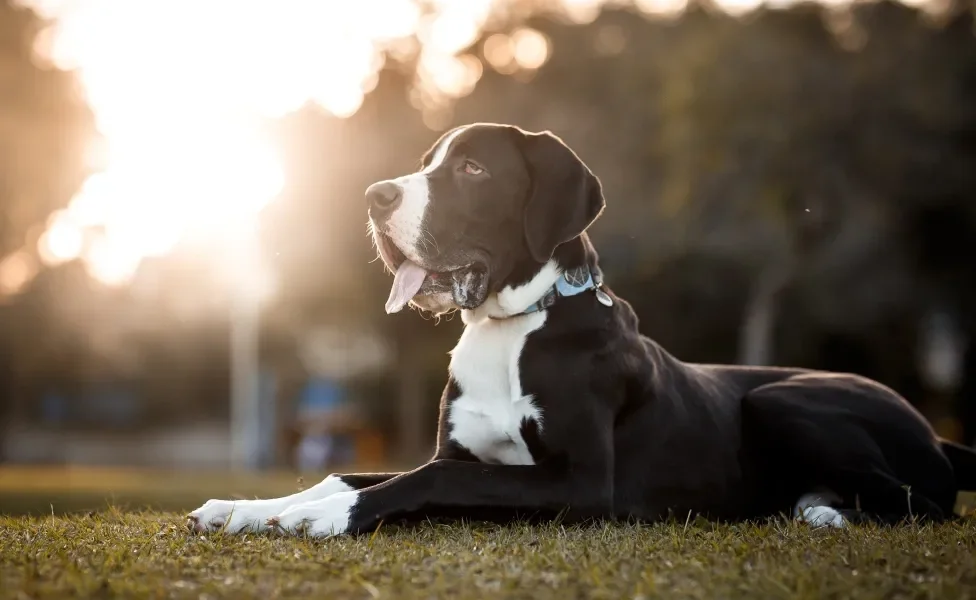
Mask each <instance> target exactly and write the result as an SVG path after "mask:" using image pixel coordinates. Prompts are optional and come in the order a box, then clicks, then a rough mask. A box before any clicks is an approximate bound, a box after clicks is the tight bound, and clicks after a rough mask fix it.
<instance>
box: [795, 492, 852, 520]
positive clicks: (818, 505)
mask: <svg viewBox="0 0 976 600" xmlns="http://www.w3.org/2000/svg"><path fill="white" fill-rule="evenodd" d="M840 503H841V498H840V496H838V495H837V494H835V493H833V492H831V491H830V490H826V489H824V490H821V491H818V492H811V493H808V494H803V495H802V496H800V499H799V500H797V501H796V506H794V507H793V518H794V519H797V520H799V521H803V522H804V523H809V524H810V525H812V526H814V527H845V526H846V525H847V519H845V518H844V515H843V514H841V511H839V510H837V508H835V507H836V506H839V505H840Z"/></svg>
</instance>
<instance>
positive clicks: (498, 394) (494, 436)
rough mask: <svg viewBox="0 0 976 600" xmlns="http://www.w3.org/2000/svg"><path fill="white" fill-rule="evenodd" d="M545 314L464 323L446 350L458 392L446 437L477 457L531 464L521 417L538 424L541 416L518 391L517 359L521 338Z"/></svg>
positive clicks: (520, 352)
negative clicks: (452, 348) (522, 430)
mask: <svg viewBox="0 0 976 600" xmlns="http://www.w3.org/2000/svg"><path fill="white" fill-rule="evenodd" d="M545 321H546V314H545V313H544V312H539V313H533V314H530V315H526V316H523V317H518V318H515V319H506V320H502V321H492V320H488V321H483V322H480V323H475V324H471V325H468V326H467V327H465V329H464V333H462V334H461V339H460V340H459V341H458V344H457V346H456V347H455V348H454V350H453V351H451V366H450V371H451V376H452V377H454V380H455V381H456V382H457V383H458V386H459V387H460V389H461V395H460V396H459V397H458V398H457V399H455V400H454V402H453V403H452V404H451V407H450V412H449V413H448V423H449V424H450V426H451V438H452V439H453V440H454V441H455V442H457V443H458V444H460V445H462V446H464V447H465V448H467V449H468V450H469V451H470V452H471V453H472V454H474V455H475V456H477V457H478V458H479V459H480V460H482V461H484V462H490V463H502V464H508V465H531V464H533V460H532V454H531V453H530V452H529V448H528V446H526V444H525V440H524V439H523V438H522V433H521V426H522V423H523V421H526V420H528V421H535V422H536V425H537V426H538V427H539V428H540V429H541V428H542V415H541V413H540V411H539V409H538V408H537V407H536V406H535V404H534V403H533V399H532V397H531V396H527V395H524V394H523V393H522V384H521V380H520V378H519V357H520V356H521V354H522V348H523V346H524V345H525V339H526V337H527V336H528V335H529V334H530V333H532V332H533V331H535V330H536V329H538V328H540V327H542V325H543V324H544V323H545Z"/></svg>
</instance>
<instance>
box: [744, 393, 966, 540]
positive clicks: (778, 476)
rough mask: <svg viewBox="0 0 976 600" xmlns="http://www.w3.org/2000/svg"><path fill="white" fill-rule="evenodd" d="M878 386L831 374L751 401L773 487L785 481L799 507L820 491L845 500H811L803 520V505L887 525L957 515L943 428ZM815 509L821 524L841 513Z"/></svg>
mask: <svg viewBox="0 0 976 600" xmlns="http://www.w3.org/2000/svg"><path fill="white" fill-rule="evenodd" d="M874 385H876V384H873V383H872V382H867V380H863V379H860V378H849V379H848V378H845V377H843V376H836V375H826V376H823V377H822V378H820V379H818V378H816V377H812V376H804V377H802V378H797V379H796V380H786V381H783V382H778V383H774V384H769V385H765V386H762V387H760V388H757V389H756V390H753V391H752V392H750V393H749V394H747V395H746V397H745V398H744V399H743V401H742V403H743V405H742V419H743V432H744V438H745V443H746V445H747V449H748V451H749V454H748V456H749V457H750V458H749V459H748V460H754V461H757V462H759V463H760V464H761V465H762V470H764V471H765V472H764V473H762V476H763V478H764V479H763V480H764V481H765V482H767V485H774V484H775V483H778V482H779V481H780V480H782V481H784V482H786V483H785V484H783V486H782V487H780V488H779V490H780V492H781V494H780V496H779V497H780V498H781V499H785V498H786V497H787V496H788V494H787V492H790V493H792V494H793V495H792V498H791V500H790V502H791V503H792V502H794V501H796V499H798V498H801V496H803V495H805V494H807V493H808V492H811V491H814V490H817V489H820V488H826V489H829V490H830V491H831V492H833V493H835V494H836V495H837V496H838V497H839V499H840V501H839V502H836V501H834V502H831V503H827V504H820V505H818V504H813V505H812V504H810V503H809V502H807V503H806V504H807V505H806V506H805V507H802V508H801V510H800V511H799V514H800V515H801V517H802V516H803V509H811V508H820V509H822V508H824V507H826V508H829V509H831V510H833V511H835V512H837V513H839V514H841V515H842V516H844V517H847V516H850V515H851V514H856V515H857V516H858V517H859V518H871V519H877V520H881V521H884V522H897V521H900V520H902V519H904V518H909V517H923V518H929V519H934V520H942V519H944V518H946V517H949V516H950V515H951V514H952V506H953V503H954V500H955V492H954V487H955V486H954V479H953V477H952V470H951V467H950V466H949V463H948V461H947V460H946V458H945V456H944V455H943V454H942V453H941V452H940V451H939V449H938V446H937V443H936V439H935V437H934V434H932V433H931V430H930V429H929V428H928V426H927V424H925V422H924V421H923V420H921V416H917V417H916V413H913V412H911V410H910V408H909V407H907V405H905V406H902V405H901V404H899V402H897V401H895V400H899V399H898V398H897V396H894V399H892V398H890V397H886V396H884V395H883V394H884V393H890V392H886V389H885V388H882V387H881V386H877V387H876V388H875V387H873V386H874ZM770 482H774V483H770ZM797 504H800V503H799V502H797ZM783 508H784V509H785V508H786V507H783ZM791 508H794V509H796V506H795V505H794V506H792V507H791ZM807 512H808V513H809V514H810V515H811V517H812V516H815V513H817V515H818V516H819V518H818V522H819V521H824V520H827V519H828V517H829V519H830V520H831V521H833V520H834V519H835V515H833V514H832V513H830V511H826V510H807ZM819 513H822V514H819ZM794 514H796V513H794Z"/></svg>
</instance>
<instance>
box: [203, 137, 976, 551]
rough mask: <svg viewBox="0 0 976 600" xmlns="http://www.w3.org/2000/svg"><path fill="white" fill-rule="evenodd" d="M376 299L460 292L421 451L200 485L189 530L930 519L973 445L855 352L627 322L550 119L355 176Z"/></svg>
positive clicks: (585, 180)
mask: <svg viewBox="0 0 976 600" xmlns="http://www.w3.org/2000/svg"><path fill="white" fill-rule="evenodd" d="M366 199H367V202H368V214H369V224H370V227H371V230H372V235H373V238H374V242H375V245H376V247H377V249H378V251H379V255H380V257H381V258H382V261H383V262H384V263H385V265H386V267H388V268H389V269H390V270H391V271H392V272H393V273H394V282H393V285H392V289H391V291H390V296H389V298H388V300H387V303H386V310H387V312H390V313H393V312H397V311H400V310H402V309H403V308H404V307H405V306H407V305H413V306H415V307H416V308H419V309H421V310H424V311H428V312H430V313H433V314H443V313H447V312H450V311H455V310H459V311H460V314H461V319H462V321H463V323H464V326H465V327H464V331H463V333H462V335H461V337H460V340H459V341H458V343H457V346H456V347H455V348H454V350H453V351H452V352H451V359H450V367H449V371H448V380H447V385H446V388H445V389H444V393H443V396H442V399H441V410H440V420H439V427H438V434H437V447H436V452H435V454H434V456H433V458H432V460H430V461H429V462H428V463H426V464H424V465H422V466H421V467H419V468H417V469H415V470H413V471H409V472H405V473H376V474H345V475H338V474H334V475H330V476H329V477H327V478H326V479H325V480H324V481H322V482H321V483H319V484H317V485H315V486H314V487H311V488H309V489H307V490H304V491H301V492H299V493H296V494H293V495H291V496H287V497H284V498H276V499H264V500H241V501H236V502H235V501H228V500H210V501H209V502H207V503H206V504H204V505H203V506H202V507H200V508H199V509H197V510H195V511H193V512H192V513H191V514H190V515H189V522H188V524H189V526H190V528H191V529H192V530H193V531H197V532H206V531H213V530H217V529H220V530H223V531H226V532H230V533H236V532H241V531H247V530H250V531H262V530H266V529H269V528H275V529H278V530H280V531H284V532H289V533H301V534H305V535H308V536H312V537H326V536H332V535H341V534H350V533H357V532H365V531H369V530H372V529H375V528H376V527H377V526H378V524H379V523H380V522H382V521H387V522H389V521H391V520H398V519H411V518H472V519H481V518H487V519H508V518H514V517H519V516H527V517H535V518H555V517H558V518H561V519H564V520H577V519H591V518H606V519H635V520H638V521H657V520H661V519H666V518H671V517H677V518H685V516H686V515H688V516H690V515H691V514H696V515H703V516H706V517H708V518H712V519H716V520H733V521H734V520H750V519H763V518H770V517H775V516H777V515H782V514H792V516H793V517H794V518H796V519H798V520H801V521H804V522H806V523H809V524H810V525H812V526H815V527H843V526H845V525H846V524H848V523H850V522H852V521H853V520H860V519H872V520H877V521H881V522H887V523H893V522H898V521H901V520H904V519H906V518H912V517H915V518H921V519H931V520H934V521H942V520H947V519H952V518H955V515H954V514H953V509H954V504H955V500H956V495H957V492H958V491H959V490H961V489H974V488H976V452H974V451H973V450H971V449H969V448H966V447H964V446H961V445H956V444H954V443H951V442H949V441H946V440H942V439H940V438H938V437H937V436H936V435H935V433H934V432H933V430H932V428H931V427H930V426H929V424H928V423H927V422H926V420H925V419H924V418H923V417H922V416H921V415H920V414H919V413H918V412H917V411H916V410H915V409H914V408H912V406H911V405H909V403H908V402H907V401H906V400H905V399H903V398H902V397H901V396H899V395H898V394H897V393H895V392H894V391H892V390H891V389H889V388H887V387H885V386H883V385H881V384H879V383H877V382H875V381H872V380H869V379H866V378H864V377H860V376H857V375H853V374H843V373H833V372H822V371H811V370H805V369H798V368H777V367H768V368H767V367H746V366H732V365H705V364H691V363H686V362H682V361H680V360H678V359H677V358H675V357H674V356H672V355H670V354H668V352H667V351H666V350H664V349H663V348H662V347H661V346H659V345H658V344H657V343H655V342H654V341H653V340H651V339H649V338H647V337H645V336H643V335H641V334H640V333H638V320H637V317H636V316H635V314H634V312H633V310H632V309H631V307H630V305H629V304H628V303H627V302H626V301H624V300H623V299H621V298H619V297H617V296H616V295H615V294H614V293H613V292H612V291H611V290H610V289H609V287H608V286H607V285H606V284H605V283H604V281H603V275H602V272H601V270H600V266H599V262H598V259H597V253H596V251H595V250H594V248H593V245H592V243H591V242H590V239H589V236H588V234H587V232H586V231H587V229H588V227H589V226H590V225H591V224H592V223H593V222H594V221H595V220H596V219H597V218H598V217H599V216H600V214H601V213H602V212H603V210H604V206H605V200H604V196H603V191H602V186H601V183H600V181H599V179H598V178H597V177H596V176H595V175H594V174H593V173H592V172H591V171H590V169H589V168H588V167H587V166H586V165H585V164H584V162H583V161H582V160H581V159H580V158H579V157H578V156H577V154H576V153H575V152H573V150H571V149H570V148H569V147H568V146H567V145H566V144H565V143H563V141H562V140H560V139H559V138H558V137H557V136H555V135H553V134H552V133H551V132H548V131H546V132H541V133H531V132H527V131H524V130H522V129H520V128H518V127H515V126H511V125H500V124H490V123H476V124H472V125H467V126H462V127H458V128H455V129H453V130H451V131H449V132H447V133H445V134H444V135H443V136H442V137H441V138H440V139H439V140H438V141H437V142H436V143H435V144H434V146H433V147H432V148H431V149H430V150H429V151H428V152H427V154H426V155H425V156H424V158H423V163H422V168H421V169H420V170H419V171H418V172H416V173H413V174H409V175H405V176H402V177H398V178H396V179H391V180H389V181H382V182H378V183H375V184H373V185H371V186H370V187H369V188H368V189H367V191H366Z"/></svg>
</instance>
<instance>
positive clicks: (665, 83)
mask: <svg viewBox="0 0 976 600" xmlns="http://www.w3.org/2000/svg"><path fill="white" fill-rule="evenodd" d="M974 7H976V4H974V3H973V2H964V1H961V0H912V1H910V2H908V1H905V2H901V3H898V2H848V1H846V0H829V1H825V2H820V3H797V2H792V1H789V0H774V1H769V2H766V3H761V2H760V1H759V0H717V2H705V1H700V2H696V1H694V0H620V1H611V0H526V1H516V0H335V1H332V0H330V1H316V0H304V1H303V0H253V1H250V2H239V1H238V2H234V1H231V0H193V1H190V0H125V1H124V2H123V1H111V0H0V511H3V512H35V513H37V512H50V511H68V510H87V509H97V508H98V507H99V506H104V505H105V504H106V503H113V502H114V503H121V504H125V505H129V506H160V507H169V508H178V509H183V508H193V507H195V506H196V505H198V504H200V503H202V501H203V500H206V499H207V498H209V497H234V496H235V495H236V496H248V495H254V494H275V493H280V492H285V491H289V490H291V489H294V488H295V486H296V477H298V476H299V475H301V476H302V477H304V478H305V479H306V480H308V479H312V478H316V477H319V476H321V474H324V473H327V472H330V471H333V470H343V471H344V470H354V469H373V468H398V467H404V466H406V467H409V466H412V465H415V464H417V463H418V461H422V460H424V459H426V458H427V457H429V456H430V453H431V451H432V448H433V443H434V434H435V430H436V411H437V404H438V398H439V395H440V390H441V387H442V386H443V384H444V379H445V367H446V365H447V361H448V357H447V351H448V350H449V349H450V348H451V347H452V346H453V343H454V341H455V340H456V339H457V336H458V335H459V332H460V323H459V321H460V320H459V319H444V320H441V321H440V322H436V323H435V322H433V321H431V320H425V319H424V318H422V317H421V316H420V315H419V314H417V313H416V312H413V311H406V312H404V313H401V314H398V315H394V316H388V315H386V314H385V313H384V311H383V304H384V300H385V298H386V295H387V293H388V289H389V285H390V284H391V278H390V277H389V275H387V274H385V273H384V272H383V269H382V267H381V266H380V264H379V263H377V262H371V261H373V259H375V252H374V250H373V248H372V247H371V244H370V241H369V239H368V238H367V236H366V228H365V221H366V212H365V202H364V199H363V191H364V189H365V188H366V186H367V185H369V184H370V183H372V182H373V181H376V180H379V179H384V178H388V177H391V176H395V175H399V174H402V173H405V172H408V171H410V170H413V169H414V168H415V167H416V166H417V164H418V161H419V158H420V156H421V154H422V152H423V151H424V150H425V149H426V148H427V147H428V146H429V145H430V144H431V143H432V142H433V141H434V140H435V139H436V138H437V137H438V136H439V135H440V133H442V132H443V131H444V130H445V129H447V128H449V127H451V126H454V125H457V124H462V123H467V122H472V121H498V122H509V123H514V124H517V125H520V126H522V127H524V128H526V129H531V130H542V129H550V130H552V131H553V132H555V133H557V134H558V135H560V136H561V137H563V138H564V139H565V140H566V141H567V142H568V143H569V144H570V145H571V146H572V147H573V148H574V149H575V150H576V151H577V153H578V154H579V155H580V156H581V157H582V158H583V159H584V160H585V161H586V162H587V163H588V164H589V165H590V167H591V168H592V169H593V170H594V171H595V172H596V173H597V175H598V176H599V177H600V178H601V179H602V181H603V184H604V188H605V192H606V196H607V199H608V209H607V210H606V212H605V213H604V216H603V217H602V219H601V220H600V221H599V222H598V223H597V224H596V225H595V226H594V227H593V228H592V230H591V232H592V236H593V238H594V240H595V242H596V244H597V247H598V249H599V250H600V253H601V257H602V261H603V266H604V269H605V272H606V277H607V280H608V283H609V284H610V285H611V287H613V288H614V289H615V290H616V291H617V292H618V293H619V294H621V295H623V296H624V297H626V298H628V299H629V300H630V301H631V302H632V303H633V305H634V307H635V309H636V310H637V312H638V314H639V316H640V319H641V329H642V331H643V332H644V333H646V334H647V335H650V336H652V337H654V338H655V339H656V340H658V341H659V342H660V343H662V344H663V345H664V346H665V347H666V348H668V349H669V350H670V351H671V352H672V353H674V354H675V355H676V356H677V357H679V358H681V359H684V360H689V361H709V362H712V361H714V362H719V361H721V362H736V363H746V364H781V365H796V366H804V367H813V368H824V369H835V370H842V371H852V372H856V373H860V374H863V375H867V376H869V377H873V378H876V379H878V380H880V381H881V382H883V383H885V384H887V385H889V386H891V387H893V388H894V389H896V390H898V391H899V392H901V393H902V394H904V395H905V396H906V397H907V398H908V399H909V400H910V401H911V402H912V403H914V404H915V405H916V406H917V407H918V408H919V409H920V410H921V411H922V412H923V413H924V414H925V415H926V416H927V417H928V418H929V419H930V420H931V422H932V423H933V425H934V426H935V427H936V429H937V430H938V431H939V432H940V433H941V434H942V435H944V436H946V437H949V438H952V439H956V440H960V441H965V442H966V443H970V444H971V443H973V442H974V438H976V397H974V388H976V346H974V344H973V343H972V342H973V337H974V334H976V320H974V316H976V314H974V311H973V308H972V307H974V306H976V269H974V267H973V264H974V258H973V256H972V255H971V254H970V252H972V251H974V246H976V235H974V228H976V206H974V203H973V200H974V194H976V171H974V170H973V169H974V167H976V37H974V12H973V11H974Z"/></svg>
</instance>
